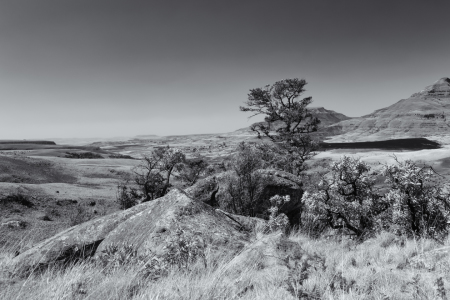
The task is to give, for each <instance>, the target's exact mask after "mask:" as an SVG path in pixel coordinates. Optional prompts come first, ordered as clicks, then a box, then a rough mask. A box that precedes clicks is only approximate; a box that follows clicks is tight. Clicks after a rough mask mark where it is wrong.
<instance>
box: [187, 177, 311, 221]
mask: <svg viewBox="0 0 450 300" xmlns="http://www.w3.org/2000/svg"><path fill="white" fill-rule="evenodd" d="M262 171H263V172H264V174H266V175H267V176H268V177H269V178H270V183H269V184H268V185H267V186H266V188H265V189H264V191H263V193H262V196H261V197H260V199H261V200H260V202H259V203H258V204H257V207H256V210H255V213H256V216H258V217H264V216H268V213H267V210H268V209H269V208H270V207H271V203H270V201H269V199H270V198H271V197H272V196H275V195H280V196H284V195H289V196H290V198H291V201H290V202H289V203H286V204H285V205H283V206H282V207H281V209H280V212H281V213H284V214H286V216H287V217H288V218H289V222H290V224H291V225H298V224H299V221H300V214H301V207H302V205H301V198H302V195H303V190H302V187H301V180H300V178H298V177H297V176H295V175H292V174H290V173H287V172H283V171H278V170H262ZM230 174H231V172H223V173H220V174H216V175H213V176H209V177H207V178H205V179H202V180H199V181H198V182H197V183H196V184H195V185H193V186H192V187H189V188H188V189H186V193H187V194H188V195H190V197H192V198H194V199H198V200H200V201H203V202H205V203H208V204H210V205H213V206H216V207H219V206H221V203H224V202H226V200H227V198H228V197H229V195H228V193H227V190H226V182H225V180H226V177H227V176H229V175H230Z"/></svg>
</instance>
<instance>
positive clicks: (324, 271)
mask: <svg viewBox="0 0 450 300" xmlns="http://www.w3.org/2000/svg"><path fill="white" fill-rule="evenodd" d="M260 236H261V234H260V233H257V234H255V236H254V239H257V238H258V237H260ZM289 238H290V239H291V240H292V241H295V242H298V243H299V244H300V245H301V246H302V248H303V249H305V250H306V251H307V252H308V253H309V254H310V255H314V253H315V254H317V256H316V257H317V261H322V262H323V264H321V263H319V264H316V265H313V266H311V267H309V268H307V269H306V270H304V271H301V268H300V269H297V272H294V273H291V274H290V279H289V278H283V277H282V276H280V274H272V273H264V272H261V270H259V269H258V265H259V264H258V260H263V259H264V257H263V256H259V257H258V256H257V258H256V260H255V261H254V262H253V263H251V264H249V266H250V267H248V268H245V269H244V270H243V271H242V272H241V273H239V274H235V273H229V272H228V269H227V268H228V267H229V266H230V261H231V259H232V257H220V255H217V256H215V257H212V256H211V254H207V258H206V259H207V266H206V267H205V266H204V265H203V264H200V263H199V264H196V265H194V266H192V267H191V268H190V270H177V269H173V270H172V271H171V273H170V274H169V276H168V277H165V278H162V279H160V280H158V281H143V280H141V279H139V278H138V277H137V276H136V274H137V268H136V266H126V267H121V268H118V269H117V270H116V271H114V272H112V273H106V272H103V269H102V268H101V267H99V266H96V265H95V264H93V263H83V264H79V265H74V266H72V267H70V268H68V269H66V270H65V271H63V270H58V269H51V270H48V271H46V272H45V273H43V274H41V275H36V276H31V277H28V278H24V279H17V278H16V279H13V280H11V279H4V280H3V282H1V281H0V298H1V299H296V297H295V295H296V294H298V293H300V291H302V290H303V292H305V293H308V294H309V295H310V298H309V299H314V298H313V297H312V296H315V297H317V298H316V299H439V298H438V287H437V284H436V280H437V279H438V278H440V277H442V279H443V282H444V283H445V288H446V289H448V288H449V284H448V283H450V272H449V271H450V262H449V261H448V259H447V258H446V259H444V260H443V261H441V262H440V265H439V267H438V268H436V269H435V270H434V271H430V270H427V269H425V268H412V267H408V266H407V265H406V266H405V262H406V261H407V260H408V259H410V258H411V257H413V256H415V255H417V254H420V253H422V252H426V251H428V250H431V249H434V248H437V247H442V246H441V245H437V244H436V243H434V242H433V241H430V240H421V241H417V240H406V241H405V242H404V244H403V245H401V243H400V241H399V240H398V239H396V238H394V237H393V236H391V235H389V234H381V235H380V236H378V237H377V238H375V239H372V240H369V241H366V242H364V243H362V244H357V243H356V242H354V241H351V240H344V241H339V239H334V240H325V239H321V240H312V239H310V238H308V237H307V236H305V235H304V234H301V233H294V234H291V235H290V237H289ZM449 245H450V242H448V241H447V242H446V246H449ZM13 251H14V248H8V249H5V248H4V249H1V251H0V253H1V254H0V257H3V259H0V269H1V268H2V266H5V265H6V264H7V263H8V260H9V259H11V257H12V252H13ZM302 278H303V279H302ZM288 286H291V288H289V289H290V290H291V292H288V291H287V290H286V287H288ZM304 299H306V298H304Z"/></svg>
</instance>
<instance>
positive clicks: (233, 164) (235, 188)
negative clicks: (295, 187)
mask: <svg viewBox="0 0 450 300" xmlns="http://www.w3.org/2000/svg"><path fill="white" fill-rule="evenodd" d="M263 166H264V164H263V161H262V160H261V158H260V157H259V156H258V152H257V151H256V149H255V148H254V147H252V146H251V145H248V144H245V143H241V144H239V146H238V151H237V153H236V154H235V155H234V156H233V158H232V159H231V161H230V162H229V168H230V169H231V170H233V171H232V173H231V174H229V175H228V176H227V178H226V191H227V193H228V196H229V197H228V199H227V200H225V202H224V203H221V205H222V206H223V208H224V209H225V210H228V211H231V212H232V213H235V214H240V215H245V216H251V217H254V216H255V208H256V205H257V203H258V202H259V201H260V197H261V195H262V193H263V191H264V188H265V187H266V186H267V184H268V182H269V177H268V176H267V175H265V174H264V173H263V172H262V171H261V168H262V167H263Z"/></svg>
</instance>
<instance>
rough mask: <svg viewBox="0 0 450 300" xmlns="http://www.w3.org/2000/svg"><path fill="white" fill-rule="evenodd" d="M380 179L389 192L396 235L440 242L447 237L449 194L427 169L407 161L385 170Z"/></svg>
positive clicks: (387, 167)
mask: <svg viewBox="0 0 450 300" xmlns="http://www.w3.org/2000/svg"><path fill="white" fill-rule="evenodd" d="M383 175H384V176H386V177H387V179H386V182H387V183H388V184H389V185H390V188H391V190H390V191H389V192H388V193H387V194H386V195H385V198H386V201H387V202H388V203H389V205H390V206H391V215H390V223H391V229H392V230H394V232H396V233H398V234H406V235H409V236H411V235H416V236H427V237H434V238H438V237H440V238H442V237H443V236H445V235H447V234H448V226H449V224H448V223H447V222H448V217H447V216H448V215H449V214H450V201H449V200H450V199H449V193H448V192H447V191H446V190H445V188H444V185H443V184H442V182H441V180H440V178H439V176H438V175H437V174H436V173H435V172H434V170H433V169H432V168H431V167H429V166H422V167H420V166H418V165H416V164H415V163H414V162H412V161H411V160H407V161H405V162H399V161H398V160H397V165H390V166H388V165H387V166H385V167H384V170H383Z"/></svg>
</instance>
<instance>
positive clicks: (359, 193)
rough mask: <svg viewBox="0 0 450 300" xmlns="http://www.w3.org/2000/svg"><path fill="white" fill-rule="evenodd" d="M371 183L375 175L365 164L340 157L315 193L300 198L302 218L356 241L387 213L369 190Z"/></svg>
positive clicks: (383, 204)
mask: <svg viewBox="0 0 450 300" xmlns="http://www.w3.org/2000/svg"><path fill="white" fill-rule="evenodd" d="M374 182H375V175H374V174H373V173H370V167H369V166H368V165H367V164H366V163H365V162H362V161H361V160H359V159H353V158H350V157H347V156H344V158H343V159H341V160H340V161H339V162H336V163H334V164H333V165H332V166H331V172H330V173H329V174H327V175H326V176H324V177H323V178H322V180H321V181H320V182H319V183H318V184H317V185H316V189H315V191H313V192H311V191H310V192H305V194H304V195H303V201H304V205H305V210H304V217H305V218H306V219H308V220H316V222H318V223H322V224H323V225H325V227H328V228H332V229H344V230H348V231H350V232H351V234H355V235H356V236H358V237H361V236H363V235H365V234H369V233H371V232H373V230H374V229H375V228H376V225H377V223H376V220H377V217H378V216H379V215H381V214H382V213H383V212H384V211H385V210H386V209H387V204H386V203H385V199H384V198H383V197H380V196H379V195H377V194H376V193H375V192H374V190H373V187H374ZM319 227H322V228H323V226H319Z"/></svg>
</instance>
